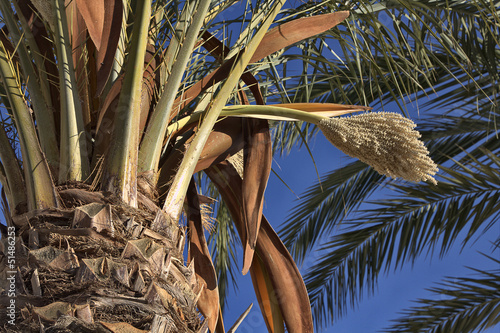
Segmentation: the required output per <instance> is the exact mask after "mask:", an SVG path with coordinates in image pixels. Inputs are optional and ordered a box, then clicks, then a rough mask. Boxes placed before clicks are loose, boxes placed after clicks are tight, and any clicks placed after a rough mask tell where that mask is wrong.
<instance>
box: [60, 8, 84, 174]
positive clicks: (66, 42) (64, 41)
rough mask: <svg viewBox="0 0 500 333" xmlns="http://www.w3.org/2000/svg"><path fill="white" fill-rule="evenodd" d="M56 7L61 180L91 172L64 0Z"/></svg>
mask: <svg viewBox="0 0 500 333" xmlns="http://www.w3.org/2000/svg"><path fill="white" fill-rule="evenodd" d="M52 1H53V4H54V10H55V14H56V15H55V17H56V22H55V30H56V40H55V43H54V44H55V46H56V49H57V67H58V69H59V88H60V91H61V147H60V149H61V157H60V167H59V182H61V183H62V182H66V181H68V180H73V181H81V180H85V179H86V178H87V177H88V175H89V169H90V167H89V161H88V156H87V143H86V133H85V129H84V126H83V114H82V105H81V103H80V97H79V95H78V85H77V83H76V75H75V68H74V65H73V58H72V56H71V44H70V37H69V31H68V22H67V18H66V11H65V8H64V1H63V0H52Z"/></svg>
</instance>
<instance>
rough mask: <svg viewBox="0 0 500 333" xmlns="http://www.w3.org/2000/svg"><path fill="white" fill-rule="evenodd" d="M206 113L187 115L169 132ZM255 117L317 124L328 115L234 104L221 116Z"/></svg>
mask: <svg viewBox="0 0 500 333" xmlns="http://www.w3.org/2000/svg"><path fill="white" fill-rule="evenodd" d="M205 115H206V111H199V112H195V113H192V114H190V115H189V116H186V117H184V118H182V119H180V120H178V121H176V122H175V123H173V124H171V125H170V126H168V129H167V132H168V133H174V132H177V131H178V130H180V129H182V128H183V127H185V126H186V125H189V124H192V123H196V122H199V121H200V119H202V118H203V117H204V116H205ZM231 116H234V117H238V116H241V117H254V118H264V119H275V118H276V119H279V120H288V121H305V122H308V123H311V124H315V125H317V124H318V123H319V122H320V121H321V120H323V119H327V118H328V117H325V116H321V115H318V114H315V113H311V112H306V111H300V110H297V109H290V108H284V107H278V106H272V105H234V106H225V107H224V108H222V111H221V113H220V115H219V117H231Z"/></svg>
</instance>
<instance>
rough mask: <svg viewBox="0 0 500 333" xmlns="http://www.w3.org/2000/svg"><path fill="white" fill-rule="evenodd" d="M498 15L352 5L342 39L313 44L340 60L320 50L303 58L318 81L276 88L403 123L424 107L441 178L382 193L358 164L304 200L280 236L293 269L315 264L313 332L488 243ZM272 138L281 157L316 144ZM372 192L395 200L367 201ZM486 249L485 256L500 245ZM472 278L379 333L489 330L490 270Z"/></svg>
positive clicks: (442, 7)
mask: <svg viewBox="0 0 500 333" xmlns="http://www.w3.org/2000/svg"><path fill="white" fill-rule="evenodd" d="M304 6H307V5H304ZM301 10H304V8H302V9H301ZM499 13H500V2H498V1H467V2H463V1H405V0H397V1H365V2H357V3H356V8H355V9H353V14H352V15H351V17H350V20H352V21H349V22H348V23H349V25H348V27H346V29H338V30H335V33H334V34H331V35H327V36H325V35H323V36H322V39H328V38H335V39H336V40H338V41H339V44H340V46H341V47H342V48H341V50H342V51H339V52H341V53H340V56H339V57H338V58H337V60H330V61H325V59H324V58H325V52H326V51H327V50H325V48H326V46H325V44H324V43H323V44H320V43H312V42H311V43H309V44H307V47H304V50H305V51H304V55H303V56H302V58H303V59H307V60H308V62H309V66H310V67H311V68H312V69H310V71H312V72H313V73H314V74H315V76H313V79H310V78H309V80H306V79H305V76H302V77H301V78H299V80H300V82H301V83H302V84H301V85H296V88H295V89H293V88H292V91H291V90H290V89H288V87H285V88H286V93H287V94H288V95H290V96H294V97H295V99H294V100H292V101H294V102H296V101H321V102H339V101H344V102H347V101H348V102H349V103H353V104H357V103H360V102H361V103H363V104H365V105H371V106H375V107H377V106H381V107H384V105H387V104H388V103H392V104H391V105H394V103H397V104H398V105H399V106H400V107H401V109H402V111H403V112H405V111H406V108H407V106H406V103H405V100H407V101H408V100H409V101H412V102H414V103H416V102H415V101H417V99H418V101H421V100H422V99H424V98H426V97H427V96H430V98H429V100H428V101H427V102H425V103H421V104H420V108H419V111H420V112H422V115H421V116H422V121H420V122H419V126H418V129H419V131H420V132H421V134H422V140H423V141H424V142H425V143H426V146H427V147H428V148H429V150H430V155H431V157H432V158H433V160H434V161H436V162H437V163H438V164H439V165H440V166H439V168H440V170H441V173H440V175H439V178H438V180H439V183H438V184H437V185H432V184H411V183H401V182H394V181H391V182H388V181H386V180H385V179H384V178H383V177H382V176H381V175H379V174H377V173H376V172H374V171H373V170H372V169H371V168H369V167H368V166H366V165H365V164H364V163H362V162H360V161H354V162H352V163H350V164H348V165H346V166H343V167H341V168H339V169H336V170H333V171H332V172H330V173H328V174H327V175H325V176H323V177H322V179H321V181H318V183H317V184H314V185H313V186H311V187H310V188H309V189H308V190H307V191H306V192H305V193H304V194H302V195H301V198H302V199H301V200H300V201H299V203H298V204H297V206H296V208H295V209H294V210H293V211H292V212H291V214H290V217H289V219H288V220H287V221H285V222H284V223H283V225H282V227H281V231H280V235H281V236H282V238H283V240H284V242H285V244H286V245H287V247H288V248H289V249H290V252H291V253H292V255H293V256H294V258H295V259H296V261H297V262H298V263H302V262H303V261H304V260H305V259H306V258H307V257H308V256H309V255H311V252H312V251H318V253H321V254H320V259H319V260H318V261H317V262H315V263H314V265H312V267H310V268H309V269H308V270H307V272H305V275H304V280H305V282H306V286H307V289H308V291H309V297H310V300H311V305H312V308H313V317H314V319H315V323H316V324H317V326H318V327H324V326H327V325H331V324H332V322H333V320H334V319H335V318H338V317H340V316H342V315H344V314H345V312H346V311H348V307H349V306H354V305H356V304H357V303H358V302H359V301H360V299H361V297H362V295H363V294H365V293H368V294H370V293H373V292H374V290H375V287H376V285H377V281H378V278H379V276H380V275H381V273H384V272H387V271H388V270H389V269H391V268H394V267H396V268H400V267H401V266H403V265H405V264H409V263H410V264H411V263H412V262H413V261H414V260H415V259H416V258H417V257H419V256H421V255H422V254H426V255H429V254H438V255H439V256H440V257H442V256H445V255H446V254H447V253H448V251H449V250H450V248H451V247H452V246H453V245H454V244H455V243H457V242H461V246H462V247H465V246H470V244H473V243H474V242H480V241H481V240H483V242H484V238H485V235H488V231H494V230H495V228H494V227H495V226H496V227H498V214H499V209H498V208H499V207H498V203H497V198H498V195H499V194H500V188H499V186H498V184H500V182H499V180H500V179H499V178H498V175H499V174H498V171H499V164H498V162H499V160H498V157H497V156H498V152H499V142H500V141H499V140H498V136H497V133H496V118H497V117H498V86H499V82H498V69H499V68H500V65H499V64H500V52H499V45H500V43H499V40H498V38H497V36H498V29H499V27H498V23H497V22H498V18H499ZM351 23H352V24H351ZM334 50H338V49H334ZM311 54H313V55H312V56H311ZM290 57H291V58H301V57H300V56H296V55H294V56H290ZM331 73H334V74H335V76H333V75H331ZM283 75H286V73H285V74H283ZM410 109H411V108H410ZM426 110H432V111H433V112H432V113H427V112H424V111H426ZM280 126H281V127H282V130H281V131H280V132H279V138H277V139H276V140H277V142H279V141H278V140H280V139H281V140H282V142H283V144H282V145H281V146H280V147H281V148H282V149H283V151H286V150H287V149H289V147H291V145H292V144H293V142H292V141H293V140H295V142H298V143H300V142H301V138H307V137H308V136H309V135H311V134H312V133H314V130H310V129H309V128H307V127H303V128H302V134H301V135H297V134H295V133H296V131H294V129H293V128H291V127H290V126H289V125H280ZM283 134H286V135H283ZM283 139H285V140H283ZM286 139H289V140H286ZM290 139H291V140H290ZM380 187H389V188H391V189H393V191H394V192H393V194H394V195H393V196H390V197H386V198H382V199H380V198H378V199H376V198H374V197H373V196H372V195H373V194H374V193H378V192H377V189H379V188H380ZM365 202H370V203H372V204H373V205H374V206H372V207H370V208H369V209H367V208H364V206H361V204H362V203H365ZM490 235H491V234H490ZM493 237H496V239H494V240H493V244H492V253H493V252H494V251H496V250H497V249H498V245H499V242H500V239H499V238H498V235H496V236H493ZM491 265H492V266H493V267H495V266H498V261H497V260H495V259H492V260H491ZM474 271H475V272H476V273H477V274H478V275H479V276H478V277H474V278H466V277H456V279H455V280H454V281H455V287H453V288H451V284H450V281H451V280H450V279H451V278H448V279H445V280H444V282H443V283H442V286H440V287H437V288H433V289H431V290H432V291H433V292H434V293H436V294H438V295H439V296H440V297H441V300H431V299H424V300H420V301H418V303H419V304H418V305H417V306H416V307H414V308H412V309H409V310H406V311H405V312H404V316H402V317H401V318H399V319H398V320H397V321H396V322H395V324H394V326H392V327H391V328H389V329H388V330H390V331H395V332H402V331H404V332H440V331H447V332H472V331H476V330H482V329H484V328H487V327H491V326H494V325H496V324H498V322H499V317H498V310H499V307H500V295H499V294H498V290H499V287H500V285H499V282H498V281H499V277H500V274H499V273H500V272H499V271H498V269H496V270H491V271H484V270H477V269H476V270H474ZM457 281H458V282H457Z"/></svg>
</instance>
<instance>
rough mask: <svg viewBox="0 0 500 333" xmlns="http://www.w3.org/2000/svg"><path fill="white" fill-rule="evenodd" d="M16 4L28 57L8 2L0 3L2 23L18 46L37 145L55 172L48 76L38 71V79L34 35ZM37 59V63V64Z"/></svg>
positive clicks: (40, 63)
mask: <svg viewBox="0 0 500 333" xmlns="http://www.w3.org/2000/svg"><path fill="white" fill-rule="evenodd" d="M14 3H15V5H16V10H17V12H18V13H19V15H18V18H19V20H20V21H21V24H22V27H23V31H24V36H25V37H26V38H27V41H28V44H29V46H30V49H31V50H32V51H31V55H30V54H28V50H27V49H26V45H25V42H24V40H22V38H21V34H20V31H19V28H18V25H17V23H16V21H15V20H14V16H13V15H12V11H11V10H10V3H8V2H4V1H1V2H0V6H1V7H0V9H1V11H2V13H3V18H4V20H5V24H6V25H7V27H8V29H9V36H10V37H11V38H12V42H13V44H14V45H17V48H16V50H17V54H18V55H19V60H20V63H21V68H22V70H23V73H24V77H25V78H26V81H27V86H28V91H29V93H30V102H31V107H32V108H33V111H34V112H35V117H36V122H37V129H38V137H39V138H40V144H41V146H42V150H43V152H44V154H45V156H46V157H47V162H48V163H49V165H50V166H51V168H52V170H57V168H58V166H59V147H58V142H57V138H56V126H55V123H54V116H53V112H52V110H51V107H50V106H51V103H52V102H51V100H50V95H47V93H48V79H47V75H46V73H45V72H44V71H43V70H39V71H38V74H40V73H43V75H44V78H40V79H39V76H38V75H37V73H36V72H35V69H34V68H33V63H32V59H35V63H36V65H37V67H38V68H41V69H42V68H43V61H41V60H40V58H41V56H40V51H39V50H38V47H37V45H36V43H35V40H34V37H33V34H32V33H31V30H29V27H28V24H27V22H26V19H25V18H24V16H23V15H22V14H21V13H20V11H19V9H18V7H19V6H18V5H17V2H16V1H14ZM36 60H38V61H36ZM44 88H46V89H47V91H46V94H44V93H43V89H44Z"/></svg>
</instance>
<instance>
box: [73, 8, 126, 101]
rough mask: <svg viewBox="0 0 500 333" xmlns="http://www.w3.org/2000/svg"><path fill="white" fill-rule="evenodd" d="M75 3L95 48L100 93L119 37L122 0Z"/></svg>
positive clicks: (111, 63) (107, 75) (98, 90)
mask: <svg viewBox="0 0 500 333" xmlns="http://www.w3.org/2000/svg"><path fill="white" fill-rule="evenodd" d="M76 5H77V7H78V10H79V12H80V13H81V14H82V16H83V19H84V20H85V24H86V26H87V29H88V32H89V35H90V38H91V39H92V41H93V42H94V45H95V47H96V50H97V62H96V67H97V68H96V70H97V94H100V93H101V92H102V89H104V86H105V84H106V81H107V80H108V77H109V74H110V72H111V68H112V67H113V59H114V56H115V53H116V48H117V46H118V41H119V39H120V31H121V27H122V19H123V1H121V0H109V1H101V0H76Z"/></svg>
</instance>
